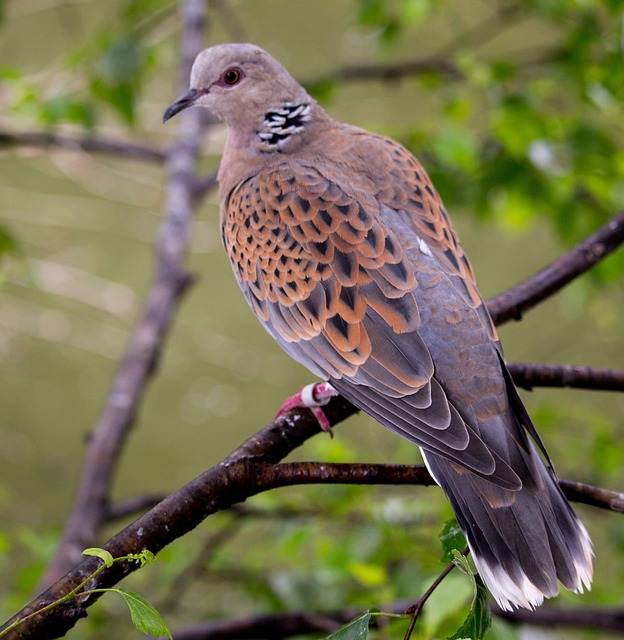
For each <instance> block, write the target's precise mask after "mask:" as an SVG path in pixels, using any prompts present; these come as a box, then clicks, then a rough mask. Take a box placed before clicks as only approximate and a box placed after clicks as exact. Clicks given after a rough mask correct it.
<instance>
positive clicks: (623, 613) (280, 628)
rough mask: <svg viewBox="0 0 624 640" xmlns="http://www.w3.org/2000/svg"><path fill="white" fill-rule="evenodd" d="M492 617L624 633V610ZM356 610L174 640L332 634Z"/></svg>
mask: <svg viewBox="0 0 624 640" xmlns="http://www.w3.org/2000/svg"><path fill="white" fill-rule="evenodd" d="M407 606H408V603H406V602H397V603H394V604H391V605H385V606H383V605H382V606H380V607H379V609H380V610H381V611H385V612H388V613H398V614H401V613H403V612H404V611H405V609H406V608H407ZM491 608H492V613H493V614H494V615H495V616H498V617H500V618H502V619H504V620H506V621H507V622H510V623H512V624H532V625H539V626H547V627H550V626H553V627H554V626H557V627H572V628H574V629H582V628H585V629H590V630H596V631H598V630H600V631H614V632H616V633H617V632H620V633H621V632H622V631H624V610H622V609H615V608H613V609H578V608H575V609H569V608H563V607H546V606H544V607H540V608H539V609H536V610H535V611H527V610H526V609H520V610H518V611H503V610H502V609H500V608H499V607H498V606H496V604H491ZM361 613H362V611H361V610H357V609H346V610H344V611H324V612H317V613H307V612H306V613H301V612H298V611H295V612H288V613H276V614H272V615H258V616H245V617H241V618H235V619H230V620H219V621H215V622H204V623H200V624H197V625H193V626H188V627H184V628H181V629H176V630H175V631H174V633H173V637H174V638H175V640H229V639H230V638H231V639H232V640H246V639H250V640H251V639H258V640H262V639H266V640H276V639H283V638H291V637H293V636H299V635H306V634H310V633H325V634H328V633H332V632H334V631H336V629H338V628H339V627H341V626H342V625H344V624H346V623H347V622H349V621H350V620H353V618H355V617H357V616H358V615H361Z"/></svg>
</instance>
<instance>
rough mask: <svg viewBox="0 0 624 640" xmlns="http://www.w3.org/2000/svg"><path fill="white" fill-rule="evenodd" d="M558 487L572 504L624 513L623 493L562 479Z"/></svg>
mask: <svg viewBox="0 0 624 640" xmlns="http://www.w3.org/2000/svg"><path fill="white" fill-rule="evenodd" d="M559 486H560V487H561V490H562V491H563V493H564V494H565V496H566V498H568V500H572V502H582V503H583V504H589V505H591V506H592V507H599V508H601V509H608V510H609V511H615V512H616V513H624V493H619V492H618V491H609V490H608V489H603V488H602V487H595V486H593V485H590V484H583V483H581V482H572V481H571V480H563V479H560V480H559Z"/></svg>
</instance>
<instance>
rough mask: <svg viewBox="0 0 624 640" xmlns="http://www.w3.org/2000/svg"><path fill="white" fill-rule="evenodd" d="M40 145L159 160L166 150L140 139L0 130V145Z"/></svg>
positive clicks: (165, 153) (161, 160) (151, 160)
mask: <svg viewBox="0 0 624 640" xmlns="http://www.w3.org/2000/svg"><path fill="white" fill-rule="evenodd" d="M17 146H20V147H44V148H53V149H69V150H71V151H75V150H76V149H80V150H82V151H89V152H94V153H103V154H107V155H114V156H120V157H124V158H136V159H137V160H147V161H150V162H163V161H164V160H165V159H166V157H167V152H166V151H165V150H164V149H161V148H159V147H157V146H154V145H147V144H144V143H141V142H125V141H121V140H111V139H109V138H102V137H100V136H92V135H89V136H84V135H81V136H78V135H67V134H62V133H50V132H48V131H20V132H16V131H0V147H17Z"/></svg>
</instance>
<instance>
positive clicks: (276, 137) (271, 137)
mask: <svg viewBox="0 0 624 640" xmlns="http://www.w3.org/2000/svg"><path fill="white" fill-rule="evenodd" d="M310 113H311V109H310V105H309V104H293V103H291V102H286V103H285V104H283V105H282V106H281V107H279V108H275V109H269V110H268V111H267V112H266V113H265V114H264V120H263V122H262V129H261V130H260V131H258V132H257V135H258V138H260V140H261V142H263V143H264V144H265V145H266V146H267V147H270V148H271V149H274V148H276V147H278V148H279V147H280V146H281V145H283V144H284V143H285V142H286V141H287V140H288V139H289V138H290V136H292V134H293V133H298V132H300V131H303V127H304V125H305V123H306V122H309V121H310V120H311V119H312V116H311V115H310Z"/></svg>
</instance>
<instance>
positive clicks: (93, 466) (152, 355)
mask: <svg viewBox="0 0 624 640" xmlns="http://www.w3.org/2000/svg"><path fill="white" fill-rule="evenodd" d="M183 11H184V13H185V18H186V28H185V34H184V37H183V43H184V45H183V46H184V53H183V65H182V66H183V72H182V76H183V77H185V78H186V77H188V71H189V68H190V65H191V63H192V61H193V59H194V58H195V55H196V54H197V53H198V52H199V51H200V50H201V48H202V45H203V28H204V19H205V16H204V12H205V7H204V3H203V1H202V0H187V2H186V3H185V5H184V10H183ZM181 120H182V133H181V137H180V141H179V143H178V144H176V145H175V146H174V147H173V148H172V149H171V151H170V152H169V153H168V156H167V162H166V167H167V171H168V174H169V176H168V181H167V207H166V214H165V218H164V220H163V223H162V225H161V228H160V235H159V239H158V243H157V263H156V269H155V275H154V281H153V284H152V286H151V288H150V291H149V293H148V296H147V300H146V302H145V306H144V309H143V312H142V314H141V318H140V320H139V322H138V324H137V326H136V328H135V330H134V333H133V335H132V337H131V338H130V341H129V344H128V346H127V347H126V351H125V354H124V356H123V358H122V361H121V363H120V366H119V369H118V371H117V373H116V375H115V379H114V381H113V383H112V387H111V390H110V393H109V396H108V398H107V400H106V405H105V407H104V409H103V412H102V415H101V417H100V419H99V421H98V423H97V425H96V426H95V428H94V430H93V431H92V433H91V436H90V438H89V442H88V445H87V450H86V455H85V461H84V466H83V469H82V474H81V478H80V483H79V487H78V492H77V495H76V497H75V500H74V504H73V506H72V509H71V513H70V514H69V517H68V519H67V521H66V525H65V529H64V531H63V535H62V538H61V542H60V544H59V547H58V549H57V552H56V554H55V556H54V558H53V560H52V562H51V564H50V565H49V567H48V569H47V571H46V573H45V575H44V577H43V580H42V586H43V587H45V586H47V585H49V584H51V583H53V582H54V581H55V580H57V579H58V578H59V577H60V576H62V575H63V574H64V573H65V572H66V571H68V570H69V569H70V568H71V567H73V566H74V565H75V564H76V563H77V562H79V561H80V558H81V552H82V550H83V549H84V548H85V547H87V546H91V545H92V544H93V541H94V540H95V539H96V536H97V533H98V531H99V529H100V527H101V525H102V524H103V523H104V522H105V520H106V517H107V513H108V504H109V500H110V488H111V483H112V479H113V476H114V472H115V470H116V467H117V461H118V459H119V454H120V452H121V449H122V446H123V444H124V442H125V439H126V436H127V434H128V433H129V431H130V429H131V427H132V425H133V422H134V418H135V415H136V412H137V411H138V408H139V406H140V403H141V400H142V398H143V395H144V393H145V390H146V387H147V383H148V381H149V380H150V379H151V376H152V374H153V373H154V370H155V368H156V366H157V364H158V361H159V358H160V354H161V351H162V347H163V343H164V341H165V337H166V335H167V333H168V331H169V329H170V327H171V324H172V322H173V318H174V312H175V310H176V309H177V305H178V303H179V301H180V299H181V297H182V295H183V293H184V292H185V290H186V289H187V287H188V286H189V284H190V283H191V278H190V276H189V275H188V274H187V273H186V271H185V269H184V260H185V255H186V249H187V245H188V239H189V236H190V228H191V222H192V219H193V213H194V207H195V202H196V199H195V182H196V177H195V173H194V171H195V166H196V162H197V157H198V154H199V145H200V140H201V129H202V125H201V116H200V114H199V113H198V110H196V109H195V110H189V111H188V112H186V113H184V114H182V118H181ZM122 555H123V554H122Z"/></svg>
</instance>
